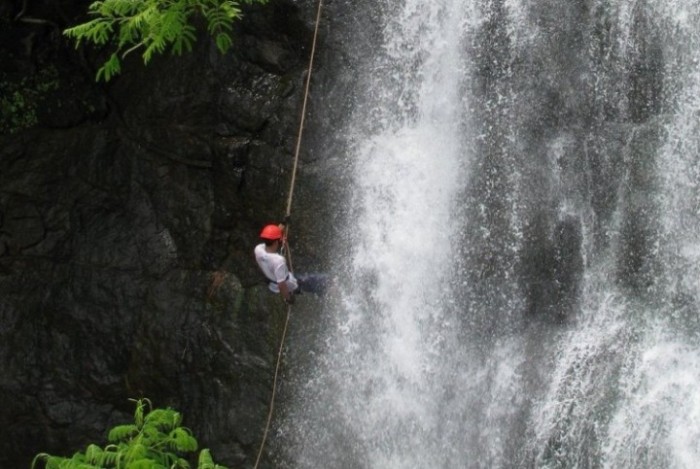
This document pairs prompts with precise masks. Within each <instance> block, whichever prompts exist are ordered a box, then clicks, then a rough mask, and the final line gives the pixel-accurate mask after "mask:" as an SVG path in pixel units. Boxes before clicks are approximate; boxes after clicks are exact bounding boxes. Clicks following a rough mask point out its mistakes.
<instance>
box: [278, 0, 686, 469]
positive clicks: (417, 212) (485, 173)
mask: <svg viewBox="0 0 700 469" xmlns="http://www.w3.org/2000/svg"><path fill="white" fill-rule="evenodd" d="M337 8H339V9H342V8H348V10H347V11H344V13H345V14H347V15H352V14H353V12H355V11H356V10H351V9H350V7H349V6H345V7H343V6H337ZM368 8H372V9H373V13H372V14H373V15H374V18H375V19H376V18H379V20H378V21H380V22H381V24H382V27H381V30H380V34H378V36H380V37H379V38H378V39H377V41H376V42H375V43H373V44H372V47H368V48H367V50H365V51H364V54H365V55H366V56H367V59H366V60H365V62H363V66H362V67H360V68H358V71H357V76H356V77H354V78H355V80H356V86H354V87H353V88H352V97H351V101H352V115H351V116H350V117H348V119H347V122H346V123H345V124H344V126H343V128H342V129H338V130H337V131H339V132H342V135H343V138H336V140H334V142H335V143H334V144H337V145H338V147H339V148H338V149H337V153H338V154H341V155H343V158H344V159H345V160H347V168H348V171H349V176H347V177H346V179H345V180H344V181H345V182H346V187H345V188H344V191H343V201H342V206H343V207H344V212H345V218H346V219H345V223H343V224H342V226H344V227H346V228H347V229H345V230H342V232H339V233H338V235H337V236H338V239H339V241H338V243H339V246H338V248H339V252H343V253H344V255H343V257H342V259H338V260H337V263H336V265H335V266H334V270H335V272H336V273H337V276H338V278H339V282H338V285H337V288H336V289H335V291H334V292H332V293H331V294H329V295H328V297H327V298H325V299H324V311H323V313H322V317H323V319H322V321H321V322H320V323H319V325H318V327H319V330H318V332H317V337H315V338H314V339H315V340H316V341H317V342H318V352H316V353H315V354H314V356H313V357H311V358H309V360H310V362H311V366H309V367H307V368H305V371H304V373H303V374H302V376H300V377H297V378H296V379H295V381H294V383H292V384H290V386H291V387H292V388H294V389H293V391H292V392H291V393H290V395H291V397H290V401H289V404H288V407H289V408H290V409H289V410H288V411H286V412H285V414H284V417H283V418H281V419H280V422H278V427H277V440H278V441H279V443H278V446H279V447H280V448H281V449H279V450H278V451H277V452H276V453H277V454H276V455H275V458H276V463H277V466H279V467H295V468H306V467H309V468H310V467H319V466H322V467H333V468H382V469H384V468H409V467H418V468H428V467H430V468H432V467H444V468H453V467H460V468H462V467H464V468H496V467H501V468H506V467H533V468H535V467H537V468H573V467H579V468H597V467H600V468H619V467H625V468H693V467H696V466H697V465H698V464H700V390H699V389H700V388H699V387H698V384H700V347H699V345H700V336H699V334H698V331H700V315H699V314H698V312H699V311H698V307H699V306H700V265H699V264H698V262H699V261H700V159H699V157H700V145H699V143H700V138H699V137H698V135H700V132H698V131H699V130H700V129H699V127H700V117H699V116H700V4H697V2H695V1H691V0H635V1H632V2H630V1H623V0H613V1H609V0H582V1H578V2H565V1H561V0H537V1H534V0H479V1H476V0H474V1H472V0H436V1H434V2H428V3H426V2H418V1H417V0H380V1H377V2H375V3H373V4H372V5H371V6H369V7H368ZM358 14H359V13H358ZM355 24H357V25H358V26H357V27H358V28H361V26H360V25H361V24H362V22H361V21H357V22H355ZM359 32H360V31H358V33H359ZM348 47H351V45H348ZM337 142H340V143H337ZM291 346H292V347H294V346H299V344H296V345H295V344H292V345H291Z"/></svg>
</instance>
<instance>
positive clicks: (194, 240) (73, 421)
mask: <svg viewBox="0 0 700 469" xmlns="http://www.w3.org/2000/svg"><path fill="white" fill-rule="evenodd" d="M63 3H64V4H62V5H61V8H60V9H57V8H58V7H57V6H56V5H54V4H53V3H52V2H35V3H32V4H31V5H29V6H27V7H26V9H24V11H22V10H23V7H24V6H26V5H23V2H21V1H8V0H4V1H2V2H0V21H1V22H2V23H3V24H2V28H3V32H2V36H3V37H2V39H3V41H2V50H1V51H0V57H1V58H2V59H3V65H2V70H0V72H1V73H2V80H3V83H4V85H3V86H6V87H9V86H14V85H13V83H16V82H18V80H19V81H20V82H21V80H22V79H25V78H19V77H20V76H22V77H27V78H26V79H25V82H24V85H22V86H25V88H26V87H27V86H37V87H38V86H39V85H41V84H42V83H44V84H45V85H43V87H42V90H43V91H42V93H43V94H39V93H37V94H36V95H31V96H33V98H32V99H34V101H33V103H34V104H32V105H33V106H34V107H33V108H31V109H29V111H32V112H34V114H32V119H33V120H31V121H30V122H28V123H18V122H14V123H12V125H15V127H13V128H10V127H7V126H6V127H4V128H2V131H3V133H2V135H0V324H2V327H1V328H0V363H2V367H3V368H2V373H0V397H2V398H3V399H4V400H5V402H6V403H10V402H11V403H12V404H11V405H5V406H3V408H2V410H0V422H2V426H3V428H4V432H3V434H4V438H2V443H0V444H1V445H2V447H1V448H0V467H8V468H9V467H27V466H28V465H29V462H30V461H31V458H32V457H33V456H34V454H36V453H37V452H40V451H46V452H50V453H53V454H65V455H69V454H71V453H72V452H74V451H75V450H78V449H81V448H84V446H85V445H86V444H88V443H90V442H96V443H100V442H103V441H104V438H105V435H106V430H107V429H108V428H110V427H111V426H112V425H115V424H119V423H125V422H127V421H129V420H130V419H131V415H132V412H133V404H132V403H131V402H129V400H128V399H129V398H136V397H141V396H146V397H148V398H150V399H151V400H152V401H153V403H154V404H155V405H157V406H163V407H164V406H171V407H174V408H176V409H177V410H179V411H181V412H182V413H183V414H184V418H185V421H184V424H185V425H186V426H187V427H189V428H191V429H192V430H193V432H194V433H195V436H197V438H198V439H199V440H200V444H201V446H202V447H209V448H211V450H212V453H213V455H214V457H215V459H216V460H217V461H219V462H222V463H224V464H227V465H229V466H232V467H245V466H246V465H248V464H250V463H251V458H254V457H255V454H256V451H257V445H258V444H259V441H260V437H261V435H262V431H263V426H264V424H265V417H266V414H267V406H268V402H269V393H270V389H271V382H272V372H273V370H274V360H275V359H276V353H277V346H278V341H279V336H280V332H281V327H282V324H283V323H282V322H281V321H282V315H283V314H284V311H283V310H282V309H281V305H280V302H279V301H278V299H277V298H276V297H274V296H272V295H270V294H269V292H267V290H265V288H264V287H262V286H260V285H258V274H257V272H256V269H255V265H254V263H253V261H252V258H251V255H250V252H251V250H252V247H253V245H254V244H255V241H256V235H257V231H258V229H259V227H260V225H261V224H263V223H266V222H268V221H271V220H275V219H279V218H280V217H281V216H282V215H283V210H284V204H283V202H284V197H285V196H286V192H287V184H288V179H289V170H290V168H291V164H292V153H293V146H294V139H295V136H296V131H297V126H298V116H299V109H300V104H301V92H302V89H303V86H302V85H303V76H304V69H305V67H306V60H307V56H308V45H309V42H310V37H311V26H312V25H311V24H310V23H311V22H312V21H313V18H306V14H307V13H308V10H309V7H308V6H307V5H305V2H296V4H295V3H294V2H288V1H282V2H274V3H271V4H269V5H266V6H263V7H256V8H249V9H248V10H246V12H245V13H246V15H245V19H244V20H243V21H242V22H241V23H240V24H238V25H237V27H236V30H235V38H234V44H235V46H234V47H235V50H234V51H233V52H230V53H229V54H227V55H226V56H221V55H220V54H218V52H217V51H216V48H215V46H214V45H213V44H212V43H211V42H210V41H209V40H208V39H207V38H204V37H200V38H199V39H198V41H197V43H196V46H195V51H194V52H193V53H191V54H189V55H186V56H183V57H179V58H171V57H161V58H157V59H155V60H154V61H153V63H152V64H151V65H150V66H149V67H148V68H144V67H143V66H142V65H141V64H140V63H139V62H138V58H133V59H134V60H127V61H126V63H125V64H124V68H125V71H124V73H123V75H122V76H120V77H119V78H118V79H116V80H115V81H113V82H111V83H109V84H107V85H104V84H95V83H94V82H93V79H92V77H93V76H94V75H93V74H94V70H95V67H94V64H95V63H99V58H98V57H94V56H93V55H95V52H94V51H92V52H84V51H82V50H81V51H73V48H72V45H70V44H68V43H67V42H66V41H65V40H64V39H62V38H61V36H60V29H61V28H64V27H66V26H67V24H69V23H70V22H71V21H74V20H73V18H75V17H76V16H77V15H79V13H80V12H82V11H85V8H86V6H87V4H88V3H89V2H79V1H76V2H70V4H66V2H63ZM28 18H34V19H37V18H40V19H42V20H43V21H42V22H38V23H37V22H27V21H21V20H22V19H25V20H26V19H28ZM46 70H49V71H50V76H49V77H48V78H46V77H44V76H43V75H40V74H41V73H46V72H45V71H46ZM42 71H44V72H42ZM13 80H14V81H13ZM26 80H29V81H26ZM32 80H33V81H32ZM47 80H48V81H47ZM46 83H49V84H50V86H49V85H46ZM19 86H20V85H17V87H16V89H19ZM44 88H45V89H44ZM13 89H15V88H13ZM28 96H29V95H28ZM25 110H26V109H25ZM3 122H8V121H3ZM8 125H10V124H8ZM311 187H314V186H313V185H312V186H311ZM319 189H322V188H319ZM305 194H306V195H304V194H302V197H304V196H307V197H310V198H314V199H318V198H319V197H318V194H317V193H313V189H312V190H306V192H305ZM302 251H303V249H302ZM221 271H223V272H224V274H225V279H224V281H223V283H222V284H221V285H220V286H218V287H217V288H212V274H213V273H214V272H221Z"/></svg>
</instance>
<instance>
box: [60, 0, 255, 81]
mask: <svg viewBox="0 0 700 469" xmlns="http://www.w3.org/2000/svg"><path fill="white" fill-rule="evenodd" d="M241 3H244V4H252V3H267V0H98V1H96V2H94V3H93V4H92V5H90V7H89V9H88V13H89V14H90V15H91V16H93V17H95V18H94V19H92V20H90V21H88V22H86V23H83V24H79V25H77V26H74V27H72V28H69V29H67V30H66V31H64V34H66V35H67V36H68V37H70V38H72V39H74V40H75V42H76V47H79V46H80V45H81V44H82V43H83V41H85V42H89V43H92V44H95V45H97V46H103V45H109V46H111V47H112V48H114V49H115V50H114V52H113V53H112V54H111V56H110V58H109V59H108V60H107V61H106V62H105V63H104V65H102V67H101V68H100V69H99V70H98V72H97V80H100V79H104V80H105V81H108V80H110V79H111V78H112V77H113V76H114V75H116V74H118V73H119V72H120V71H121V59H123V58H124V57H125V56H126V55H127V54H129V53H130V52H133V51H135V50H137V49H143V52H142V58H143V62H144V63H145V64H148V62H150V61H151V59H152V58H153V55H154V54H162V53H164V52H165V51H166V50H168V49H169V50H170V52H171V53H173V54H178V55H179V54H181V53H182V52H183V51H187V52H189V51H191V50H192V44H193V43H194V41H195V40H196V35H195V32H196V29H195V27H194V26H192V22H193V19H194V18H195V17H196V16H200V17H203V18H204V20H205V21H206V24H207V31H208V33H209V34H210V35H211V37H212V38H214V42H215V43H216V47H217V48H218V49H219V51H220V52H221V53H222V54H225V53H226V51H228V50H229V48H230V47H231V46H232V45H233V40H232V39H231V35H230V33H231V30H232V24H233V22H234V21H235V20H236V19H238V18H240V17H241V10H240V8H239V6H240V4H241Z"/></svg>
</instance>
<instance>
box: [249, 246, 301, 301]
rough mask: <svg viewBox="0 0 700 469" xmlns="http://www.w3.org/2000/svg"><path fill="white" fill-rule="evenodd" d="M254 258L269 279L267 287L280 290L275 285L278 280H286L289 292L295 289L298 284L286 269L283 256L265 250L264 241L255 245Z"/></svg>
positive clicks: (275, 290)
mask: <svg viewBox="0 0 700 469" xmlns="http://www.w3.org/2000/svg"><path fill="white" fill-rule="evenodd" d="M255 260H256V261H257V262H258V266H260V270H262V273H263V274H264V275H265V277H267V279H268V280H269V282H268V288H269V289H270V290H271V291H273V292H275V293H279V292H280V287H279V286H278V285H277V284H278V283H280V282H285V281H286V282H287V288H289V291H290V292H293V291H294V290H296V289H297V288H298V286H299V284H298V283H297V279H296V278H294V274H292V273H291V272H290V271H289V269H287V262H286V261H285V260H284V257H283V256H281V255H279V254H277V253H276V252H267V251H266V250H265V243H260V244H258V245H257V246H255Z"/></svg>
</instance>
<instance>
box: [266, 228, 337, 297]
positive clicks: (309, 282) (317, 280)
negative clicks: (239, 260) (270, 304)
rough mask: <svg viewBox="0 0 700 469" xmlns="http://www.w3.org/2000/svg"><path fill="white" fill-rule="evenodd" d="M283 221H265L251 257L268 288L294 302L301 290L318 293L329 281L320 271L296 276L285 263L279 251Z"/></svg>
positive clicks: (324, 289)
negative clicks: (270, 222)
mask: <svg viewBox="0 0 700 469" xmlns="http://www.w3.org/2000/svg"><path fill="white" fill-rule="evenodd" d="M284 228H285V225H284V224H279V225H265V227H263V229H262V231H261V232H260V239H261V240H262V243H260V244H258V245H257V246H255V250H254V252H255V260H256V261H257V263H258V266H259V267H260V271H261V272H262V273H263V275H264V276H265V280H266V281H267V286H268V288H269V289H270V291H272V292H274V293H279V294H280V295H281V296H282V299H283V300H284V302H285V303H287V304H290V305H291V304H294V295H295V294H299V293H301V292H302V291H304V292H309V293H314V294H316V295H322V294H324V293H325V291H326V289H327V288H328V287H329V285H330V283H331V282H330V279H329V277H328V275H326V274H323V273H308V274H299V275H298V276H297V277H295V276H294V274H293V273H292V272H291V271H290V270H289V267H287V260H286V259H285V257H284V256H283V255H282V254H280V251H281V250H282V249H283V248H284V246H285V244H286V242H287V239H286V237H285V231H284Z"/></svg>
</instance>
